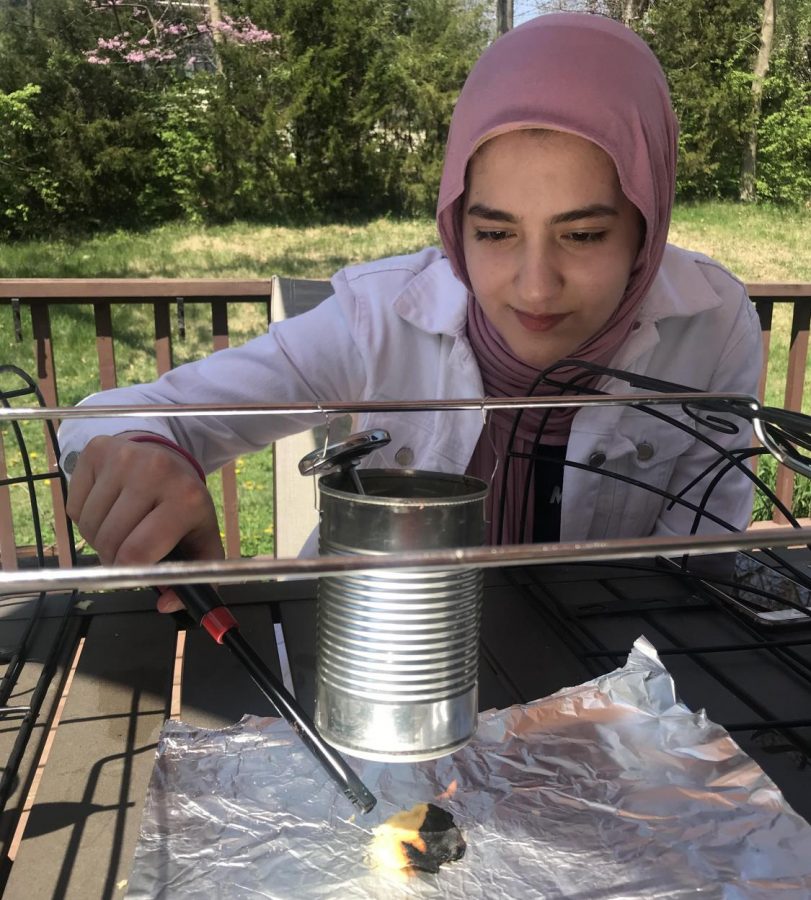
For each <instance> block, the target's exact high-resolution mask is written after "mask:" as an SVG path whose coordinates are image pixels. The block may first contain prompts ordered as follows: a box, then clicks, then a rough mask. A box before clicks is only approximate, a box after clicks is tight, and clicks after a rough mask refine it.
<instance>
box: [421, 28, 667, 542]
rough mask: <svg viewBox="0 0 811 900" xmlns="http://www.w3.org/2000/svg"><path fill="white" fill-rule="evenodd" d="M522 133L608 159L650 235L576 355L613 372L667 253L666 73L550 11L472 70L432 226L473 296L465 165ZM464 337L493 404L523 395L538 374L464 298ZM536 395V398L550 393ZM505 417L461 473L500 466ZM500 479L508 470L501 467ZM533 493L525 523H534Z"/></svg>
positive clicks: (531, 425)
mask: <svg viewBox="0 0 811 900" xmlns="http://www.w3.org/2000/svg"><path fill="white" fill-rule="evenodd" d="M521 128H548V129H553V130H558V131H566V132H570V133H572V134H576V135H579V136H580V137H583V138H585V139H586V140H589V141H592V142H593V143H595V144H597V145H598V146H599V147H601V148H602V149H603V150H604V151H605V152H606V153H607V154H608V155H609V156H610V157H611V159H612V160H613V162H614V165H615V166H616V169H617V173H618V176H619V181H620V185H621V187H622V190H623V193H624V194H625V196H626V197H628V199H629V200H630V201H631V202H632V203H633V204H634V205H635V206H636V207H637V209H638V210H639V211H640V213H641V214H642V216H643V218H644V220H645V226H646V227H645V236H644V242H643V244H642V247H641V248H640V251H639V254H638V256H637V259H636V263H635V265H634V268H633V270H632V272H631V277H630V279H629V281H628V285H627V288H626V290H625V294H624V295H623V297H622V299H621V300H620V303H619V305H618V307H617V309H616V310H615V312H614V314H613V315H612V316H611V318H610V319H609V320H608V322H607V323H606V324H605V325H604V326H603V328H602V329H601V330H600V331H599V332H597V334H595V335H593V336H592V337H591V338H589V339H588V340H587V341H585V342H584V343H583V344H582V345H581V346H580V347H579V348H578V349H577V350H576V351H575V352H574V353H573V354H572V355H573V356H576V357H577V358H579V359H583V360H586V361H590V362H594V363H598V364H608V363H609V362H610V360H611V359H612V357H613V356H614V355H615V353H616V351H617V349H618V348H619V347H620V346H621V344H622V343H623V342H624V341H625V339H626V338H627V336H628V334H629V333H630V331H631V329H632V328H633V326H634V323H635V319H636V312H637V309H638V308H639V305H640V304H641V303H642V301H643V300H644V298H645V296H646V295H647V293H648V290H649V289H650V286H651V284H652V283H653V280H654V278H655V277H656V273H657V271H658V269H659V265H660V263H661V261H662V256H663V254H664V249H665V243H666V240H667V232H668V228H669V225H670V213H671V209H672V205H673V194H674V190H675V180H676V153H677V147H678V123H677V121H676V117H675V115H674V113H673V110H672V107H671V105H670V95H669V92H668V88H667V82H666V81H665V77H664V74H663V72H662V69H661V67H660V66H659V63H658V61H657V60H656V57H655V56H654V55H653V53H652V52H651V50H650V48H649V47H648V46H647V45H646V44H645V43H644V41H642V40H641V39H640V38H639V37H637V36H636V35H635V34H634V32H632V31H631V30H630V29H628V28H626V27H625V26H624V25H621V24H620V23H618V22H615V21H613V20H611V19H607V18H603V17H601V16H596V15H589V14H587V13H553V14H548V15H543V16H539V17H538V18H536V19H533V20H531V21H530V22H527V23H526V24H524V25H521V26H519V27H518V28H516V29H514V30H513V31H510V32H508V33H507V34H505V35H504V36H502V37H501V38H499V39H498V40H497V41H495V43H493V44H492V45H491V46H490V47H489V48H488V49H487V50H486V51H485V52H484V53H483V54H482V56H481V57H480V59H479V60H478V62H477V63H476V65H475V66H474V67H473V70H472V71H471V73H470V75H469V76H468V79H467V81H466V82H465V85H464V87H463V89H462V92H461V94H460V95H459V99H458V101H457V104H456V108H455V109H454V113H453V118H452V120H451V127H450V132H449V135H448V144H447V148H446V153H445V164H444V169H443V172H442V181H441V183H440V188H439V200H438V203H437V226H438V229H439V234H440V237H441V239H442V243H443V246H444V249H445V253H446V254H447V256H448V259H449V261H450V264H451V267H452V268H453V271H454V273H455V274H456V276H457V277H458V278H459V280H460V281H462V282H463V283H464V284H465V285H466V286H467V287H468V290H471V291H472V288H471V284H470V279H469V278H468V274H467V268H466V266H465V258H464V252H463V243H462V212H463V209H462V206H463V201H464V192H465V174H466V171H467V165H468V162H469V161H470V159H471V157H472V156H473V154H474V153H475V152H476V150H477V149H478V148H479V147H480V146H481V145H482V144H483V143H484V142H485V141H487V140H489V139H490V138H493V137H496V136H497V135H499V134H503V133H505V132H507V131H513V130H517V129H521ZM468 336H469V338H470V341H471V345H472V347H473V350H474V353H475V354H476V357H477V360H478V362H479V367H480V369H481V371H482V378H483V381H484V389H485V394H486V395H488V396H521V395H524V394H526V393H527V392H528V390H529V387H530V385H531V383H532V381H533V380H534V378H535V377H536V376H537V374H538V372H537V370H535V369H533V368H532V367H531V366H529V365H527V364H526V363H524V362H523V361H521V360H520V359H518V358H517V357H515V356H514V355H513V354H512V352H511V351H510V349H509V347H507V345H506V344H505V343H504V341H503V340H502V339H501V336H500V335H499V334H498V332H497V331H496V330H495V329H494V328H493V327H492V325H491V324H490V322H489V321H488V320H487V318H486V317H485V316H484V315H483V313H482V312H481V308H480V307H479V305H478V304H477V303H476V302H475V300H474V299H473V298H471V302H470V304H469V315H468ZM552 392H555V393H557V391H554V390H553V389H551V388H539V389H537V390H536V393H552ZM575 412H576V410H575V409H574V408H571V409H568V410H567V409H563V408H562V409H561V410H560V411H557V412H555V413H553V414H552V416H550V418H549V420H548V422H547V425H546V426H545V428H544V435H543V439H542V440H543V443H548V444H565V443H566V442H567V441H568V435H569V429H570V426H571V420H572V418H573V417H574V414H575ZM512 421H513V415H512V414H499V415H496V416H493V418H492V426H493V427H492V428H490V429H488V430H487V431H486V433H485V432H483V433H482V438H481V439H480V441H479V445H478V446H477V448H476V451H475V452H474V454H473V458H472V459H471V462H470V465H469V467H468V471H469V472H470V473H471V474H477V475H479V476H480V477H483V478H485V480H489V476H490V474H491V473H492V471H493V468H494V466H495V461H496V458H498V459H499V460H500V461H501V464H502V465H503V461H504V457H505V453H506V450H507V444H508V441H509V429H510V427H511V425H512ZM539 423H540V416H539V415H537V414H535V415H530V414H528V413H526V412H525V413H524V415H523V416H522V420H521V427H520V428H519V432H518V441H517V444H516V445H515V447H514V449H516V450H519V451H520V452H527V450H528V449H530V448H531V445H532V441H533V439H534V437H535V433H536V431H537V429H538V426H539ZM502 471H503V470H502ZM528 476H531V471H530V469H529V465H528V464H527V463H522V462H520V461H518V462H516V461H515V460H512V461H511V462H510V472H509V478H508V481H507V485H506V492H507V515H506V517H505V521H504V532H503V535H502V541H503V542H506V543H512V542H517V541H520V540H522V539H523V540H528V539H531V537H532V529H531V527H529V529H522V526H523V524H524V523H523V522H522V519H521V500H522V499H523V496H524V484H525V481H526V479H527V477H528ZM500 482H501V477H500V475H499V474H497V476H496V479H495V480H494V484H493V490H492V491H491V503H492V504H493V508H492V510H491V516H490V520H491V535H490V538H491V542H494V541H495V540H496V539H497V536H498V523H497V522H496V519H497V511H498V508H499V507H498V504H499V502H500V495H501V483H500ZM533 493H534V491H533V490H532V489H531V490H530V492H529V511H528V516H527V517H526V520H527V521H528V522H530V523H531V521H532V508H533V502H532V501H533Z"/></svg>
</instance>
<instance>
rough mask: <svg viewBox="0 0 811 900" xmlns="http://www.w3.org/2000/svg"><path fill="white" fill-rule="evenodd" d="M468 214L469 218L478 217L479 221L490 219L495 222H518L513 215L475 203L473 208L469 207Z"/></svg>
mask: <svg viewBox="0 0 811 900" xmlns="http://www.w3.org/2000/svg"><path fill="white" fill-rule="evenodd" d="M467 214H468V215H469V216H476V217H477V218H479V219H490V220H491V221H493V222H517V221H518V219H517V218H516V217H515V216H514V215H513V214H512V213H508V212H504V210H502V209H493V208H492V207H490V206H485V205H484V204H483V203H474V204H473V205H472V206H470V207H468V211H467Z"/></svg>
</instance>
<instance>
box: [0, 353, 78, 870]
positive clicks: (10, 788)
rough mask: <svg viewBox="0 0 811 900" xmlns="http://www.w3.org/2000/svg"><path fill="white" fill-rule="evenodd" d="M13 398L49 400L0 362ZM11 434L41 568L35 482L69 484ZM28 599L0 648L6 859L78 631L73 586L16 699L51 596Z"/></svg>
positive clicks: (8, 482)
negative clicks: (7, 734)
mask: <svg viewBox="0 0 811 900" xmlns="http://www.w3.org/2000/svg"><path fill="white" fill-rule="evenodd" d="M15 401H16V402H20V401H22V402H23V403H24V404H25V405H31V404H32V402H33V403H35V404H38V405H39V406H45V405H46V404H45V401H44V399H43V397H42V394H41V393H40V391H39V388H38V387H37V385H36V383H35V382H34V381H33V379H32V378H31V377H30V376H29V375H28V374H27V373H26V372H24V371H23V370H22V369H19V368H17V367H16V366H10V365H2V366H0V403H2V405H3V406H4V407H7V408H8V407H10V406H12V404H13V403H14V402H15ZM10 436H11V438H12V446H16V450H17V452H18V453H19V455H20V466H21V468H22V474H21V475H15V476H6V477H3V478H0V487H11V486H14V485H22V486H23V489H24V491H25V493H26V495H27V501H28V509H27V512H28V514H29V519H30V523H31V525H32V528H33V536H34V545H33V553H32V556H31V557H30V559H29V560H28V563H29V564H30V565H32V566H33V565H36V566H37V567H38V568H44V567H45V566H46V565H48V554H47V547H46V544H45V540H44V537H43V528H42V522H43V516H42V515H41V512H40V504H39V500H38V497H37V490H36V487H37V484H38V483H42V482H49V481H50V480H52V479H57V480H58V481H59V483H60V485H61V490H62V496H63V499H64V497H65V496H66V485H65V482H64V478H63V476H62V475H61V473H60V472H59V471H58V469H56V468H55V467H54V468H51V467H50V466H49V465H48V454H47V453H45V454H41V455H39V454H38V455H37V458H38V459H42V460H44V462H45V467H44V468H40V467H39V465H35V463H34V460H33V459H32V454H31V453H30V452H29V449H28V445H27V442H26V439H25V436H24V433H23V429H22V428H21V426H20V423H19V422H16V421H11V423H10ZM45 440H46V442H49V443H50V446H51V448H52V449H53V451H54V457H53V458H55V459H56V458H58V444H57V440H56V433H55V430H54V426H53V423H52V422H50V421H46V424H45ZM68 545H69V553H70V557H71V561H72V564H73V565H75V564H76V545H75V542H74V539H73V534H72V532H71V531H70V529H69V532H68ZM2 599H3V602H4V603H7V602H9V601H14V600H16V599H18V598H16V597H15V596H5V597H3V598H2ZM24 599H26V600H27V601H28V603H29V606H28V612H27V615H26V618H25V619H24V625H23V629H22V632H21V634H20V635H19V637H18V639H17V642H16V644H15V645H14V646H11V647H4V648H3V649H2V651H0V654H2V655H1V656H0V665H2V666H3V674H2V677H0V722H2V727H3V728H4V729H5V730H8V729H9V728H11V729H14V728H16V735H15V737H14V740H13V743H12V746H11V749H10V751H9V753H8V756H7V758H6V759H5V760H4V761H3V763H2V765H3V768H2V774H0V813H2V814H3V819H2V823H1V824H0V847H2V859H5V858H6V856H7V851H8V848H9V844H10V842H11V840H12V838H13V836H14V830H15V827H16V823H17V821H18V819H19V813H20V812H21V811H22V809H21V803H18V808H17V810H16V814H15V815H6V811H7V806H8V805H9V800H10V798H11V796H12V793H14V792H15V790H16V789H17V788H18V787H19V786H20V784H19V782H20V779H21V777H23V773H21V767H22V764H23V761H24V757H25V754H26V749H27V747H28V744H29V742H30V741H31V739H32V736H33V734H34V730H35V728H36V727H37V725H38V724H40V719H41V716H42V714H43V704H44V703H45V700H46V695H47V693H48V690H49V688H50V686H51V683H52V681H53V680H54V678H55V677H56V675H57V673H58V671H59V664H60V661H62V660H64V659H65V657H66V655H67V654H68V653H69V652H70V650H71V644H72V641H73V639H74V635H73V633H72V630H71V629H70V627H69V625H70V621H71V613H72V612H73V609H74V606H75V603H76V600H77V593H76V592H75V591H74V592H72V593H71V594H70V595H69V596H68V597H67V602H64V603H62V604H61V610H62V611H61V614H60V615H59V617H58V620H57V624H56V631H55V633H54V636H53V637H52V638H51V639H50V640H49V641H48V642H47V644H46V646H47V650H46V652H45V655H44V656H43V657H42V658H41V659H38V662H41V670H40V674H39V676H38V677H37V678H36V680H35V682H34V684H33V687H30V686H29V687H27V688H26V691H25V693H26V694H27V700H28V702H27V703H26V704H21V703H19V702H17V701H12V697H13V696H14V695H15V693H16V692H17V691H18V687H19V685H20V679H21V676H22V674H23V671H24V669H25V667H26V666H27V665H28V663H29V662H31V660H32V653H33V651H34V646H35V642H36V640H37V637H38V635H39V633H40V630H41V629H42V628H43V626H44V624H45V621H46V617H45V614H46V611H47V610H46V604H47V602H48V595H47V593H46V592H44V591H43V592H40V593H38V594H37V595H35V596H34V597H31V598H24ZM43 738H44V735H43ZM34 768H35V767H34V766H29V771H28V772H27V773H25V776H24V777H25V778H26V784H25V785H23V786H22V787H23V790H22V791H17V792H16V797H17V800H18V801H20V800H22V799H23V797H24V795H25V793H26V791H27V787H28V786H30V781H31V778H32V777H33V771H34Z"/></svg>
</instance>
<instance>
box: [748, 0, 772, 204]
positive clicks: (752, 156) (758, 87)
mask: <svg viewBox="0 0 811 900" xmlns="http://www.w3.org/2000/svg"><path fill="white" fill-rule="evenodd" d="M774 19H775V0H763V22H762V24H761V27H760V49H759V50H758V55H757V59H756V60H755V68H754V70H753V72H752V106H751V118H750V124H749V134H748V135H747V138H746V143H745V144H744V147H743V159H742V160H741V183H740V194H741V200H743V201H745V202H751V201H753V200H754V199H755V168H756V165H757V132H758V125H759V124H760V105H761V102H762V100H763V81H764V79H765V78H766V73H767V72H768V71H769V59H770V57H771V53H772V41H773V39H774Z"/></svg>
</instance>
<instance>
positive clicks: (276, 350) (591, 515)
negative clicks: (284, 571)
mask: <svg viewBox="0 0 811 900" xmlns="http://www.w3.org/2000/svg"><path fill="white" fill-rule="evenodd" d="M332 284H333V287H334V290H335V293H334V295H333V296H331V297H330V298H328V299H327V300H325V301H324V302H323V303H322V304H320V305H319V306H318V307H317V308H315V309H313V310H311V311H309V312H307V313H304V314H302V315H300V316H297V317H295V318H292V319H288V320H286V321H284V322H280V323H278V324H274V325H271V327H270V329H269V331H268V334H266V335H262V336H261V337H258V338H255V339H254V340H252V341H250V342H248V343H247V344H245V345H243V346H241V347H236V348H231V349H227V350H221V351H219V352H217V353H214V354H212V355H211V356H209V357H207V358H205V359H203V360H200V361H198V362H193V363H188V364H187V365H184V366H180V367H179V368H177V369H174V370H173V371H171V372H169V373H168V374H166V375H164V376H163V377H162V378H160V379H159V380H158V381H156V382H154V383H153V384H147V385H137V386H134V387H127V388H118V389H115V390H110V391H105V392H104V393H103V394H94V395H92V396H91V397H89V398H87V400H85V401H83V402H84V403H87V404H94V403H126V404H140V403H226V404H242V403H249V402H263V403H272V402H273V403H286V402H293V401H315V402H327V401H334V400H382V401H387V400H389V401H390V400H416V399H425V398H446V399H447V398H461V397H476V398H479V397H481V396H482V392H483V388H482V381H481V375H480V373H479V369H478V366H477V364H476V361H475V359H474V357H473V353H472V351H471V348H470V345H469V343H468V341H467V338H466V333H465V322H466V303H467V294H466V289H465V288H464V286H463V285H462V284H461V283H460V282H459V281H458V280H457V279H456V278H455V277H454V275H453V273H452V272H451V269H450V265H449V263H448V261H447V259H445V258H444V257H443V256H442V255H441V253H440V252H439V251H438V250H436V249H433V248H429V249H426V250H423V251H421V252H420V253H416V254H413V255H411V256H402V257H392V258H389V259H383V260H378V261H376V262H373V263H369V264H365V265H360V266H353V267H350V268H347V269H344V270H342V271H340V272H338V273H337V274H336V275H335V277H334V278H333V279H332ZM638 322H639V326H638V328H637V329H636V330H634V331H632V332H631V334H630V336H629V338H628V340H627V341H626V343H625V344H624V345H623V346H622V347H621V349H620V351H619V353H618V354H617V355H616V357H615V359H614V360H613V361H612V364H611V365H612V367H613V368H617V369H626V370H630V371H632V372H634V373H642V374H646V375H650V376H652V377H655V378H659V379H663V380H665V381H671V382H676V383H678V384H683V385H686V386H690V387H693V388H698V389H700V390H706V391H734V392H736V393H743V394H750V395H755V394H756V392H757V387H758V380H759V377H760V370H761V356H762V349H761V347H762V344H761V336H760V327H759V324H758V319H757V315H756V312H755V309H754V306H753V305H752V303H751V302H750V301H749V299H748V297H747V295H746V292H745V289H744V287H743V285H742V284H741V283H740V282H739V281H737V280H736V279H735V278H733V277H732V276H731V275H730V274H729V273H728V272H727V271H726V270H725V269H723V268H722V267H721V266H719V265H718V264H717V263H715V262H713V261H712V260H710V259H708V258H706V257H704V256H701V255H700V254H696V253H690V252H687V251H685V250H681V249H679V248H677V247H673V246H670V245H669V246H668V247H667V250H666V252H665V256H664V260H663V263H662V266H661V269H660V271H659V273H658V275H657V277H656V280H655V282H654V284H653V286H652V288H651V290H650V293H649V294H648V296H647V297H646V298H645V301H644V302H643V304H642V306H641V307H640V311H639V313H638ZM602 388H603V389H604V390H608V391H610V392H612V393H628V392H629V388H628V387H627V385H624V384H622V383H619V382H614V381H610V382H607V383H606V384H603V385H602ZM665 411H666V412H668V414H670V415H674V416H675V417H677V418H678V419H679V420H681V421H684V422H686V423H687V424H690V425H693V426H695V422H694V421H693V420H692V419H690V418H689V417H688V416H687V415H686V414H685V413H684V412H683V411H682V410H681V408H680V407H667V408H666V410H665ZM317 421H320V417H318V416H317V417H312V416H298V417H284V418H282V417H278V416H265V417H251V418H245V417H230V418H229V417H222V418H205V419H196V420H192V419H175V420H170V419H148V418H144V419H118V420H100V419H87V420H75V419H74V420H68V421H66V422H65V423H64V424H63V425H62V428H61V429H60V432H59V439H60V442H61V445H62V459H63V461H64V460H65V457H66V456H67V454H68V453H71V452H75V451H81V449H82V447H84V445H85V444H86V443H87V441H88V440H90V438H92V437H94V436H95V435H98V434H115V433H118V432H121V431H127V430H136V429H137V430H141V429H143V430H148V431H154V432H156V433H159V434H162V435H164V436H166V437H168V438H170V439H172V440H175V441H177V442H178V443H180V444H181V445H182V446H184V447H185V448H186V449H187V450H188V451H190V452H191V453H192V454H194V456H195V457H196V458H197V459H198V460H200V462H201V463H202V465H203V467H204V468H205V470H206V471H211V470H214V469H216V468H218V467H219V466H221V465H222V464H223V463H224V462H226V461H227V460H229V459H232V458H234V457H236V456H238V455H240V454H244V453H247V452H251V451H255V450H258V449H260V448H262V447H264V446H266V445H267V444H269V443H271V442H272V441H274V440H276V439H277V438H280V437H283V436H285V435H287V434H291V433H293V432H295V431H298V430H302V429H303V428H308V427H311V426H313V425H314V424H316V423H317ZM482 423H483V420H482V414H481V412H480V411H477V410H472V411H458V412H421V413H389V414H374V415H372V414H366V415H363V416H361V417H360V420H359V423H358V426H359V428H360V429H366V428H373V427H374V428H377V427H380V428H386V429H387V430H388V431H390V432H391V435H392V442H391V444H390V445H389V446H388V447H386V448H384V449H382V450H380V451H377V452H376V453H374V454H372V455H371V456H369V457H368V458H367V459H366V460H365V462H364V463H363V464H364V465H365V466H373V467H395V468H396V467H400V468H403V467H409V468H419V469H433V470H439V471H445V472H454V473H461V472H464V471H465V469H466V467H467V464H468V461H469V459H470V456H471V454H472V452H473V449H474V447H475V446H476V442H477V441H478V438H479V435H480V433H481V429H482ZM739 424H740V426H741V428H740V431H739V433H738V434H737V435H733V436H730V435H726V434H721V433H719V432H717V431H710V430H708V429H707V428H706V427H704V426H700V430H701V431H702V432H703V433H706V434H707V435H708V436H709V437H711V438H712V439H713V440H714V441H716V442H717V443H718V444H721V445H723V446H724V447H726V448H745V447H747V446H749V444H750V442H751V432H750V429H749V428H748V427H747V426H746V425H745V423H743V422H740V423H739ZM714 455H715V454H714V451H712V450H711V449H710V448H708V447H707V446H706V445H704V444H702V443H701V442H700V441H697V440H696V439H695V438H693V437H691V436H690V435H688V434H685V433H684V432H682V431H679V430H677V429H676V428H674V427H673V426H672V425H670V424H667V423H663V422H661V421H659V420H657V419H656V418H654V417H653V416H650V415H647V414H645V413H644V412H640V411H637V410H633V409H630V408H628V407H609V406H602V407H593V408H588V407H586V408H583V409H581V410H580V411H579V412H578V413H577V415H576V416H575V417H574V420H573V423H572V430H571V436H570V439H569V445H568V450H567V458H568V459H569V460H574V461H576V462H581V463H592V464H596V463H599V462H601V461H602V466H601V470H602V471H603V472H617V473H620V474H624V475H629V476H631V477H633V478H636V479H638V480H640V481H643V482H645V483H647V484H650V485H653V486H655V487H659V488H664V489H666V490H670V491H678V490H680V489H681V488H683V487H684V486H685V485H686V484H688V483H689V482H690V481H691V480H692V479H693V478H694V477H695V476H697V475H698V474H700V473H701V472H702V471H703V470H704V469H705V467H706V466H708V465H710V463H711V462H712V460H713V458H714ZM68 468H69V466H68ZM289 477H295V478H297V477H300V476H299V475H298V473H289ZM707 483H708V480H707V479H704V481H702V482H701V483H700V484H699V485H698V486H697V487H696V488H694V489H693V490H692V491H690V493H689V494H688V495H687V497H688V499H690V500H692V501H693V502H696V503H697V502H699V500H700V498H701V495H702V493H703V490H704V487H705V486H706V485H707ZM751 502H752V491H751V488H750V484H749V482H748V481H747V480H746V479H745V478H744V477H742V476H741V475H740V474H738V473H736V472H731V473H730V474H728V475H727V476H725V477H724V479H723V480H722V481H721V483H720V484H719V486H718V487H717V488H716V490H715V491H714V493H713V496H712V501H711V503H710V505H709V507H708V508H709V509H710V510H711V511H712V512H713V513H715V514H716V515H717V516H720V517H721V518H722V519H724V520H725V521H728V522H729V523H731V524H732V525H734V526H735V527H737V528H741V529H742V528H745V527H746V525H747V524H748V520H749V515H750V511H751ZM692 520H693V513H691V512H690V511H688V510H685V509H684V508H679V507H676V508H674V509H672V510H667V509H666V504H665V503H664V501H662V499H661V498H659V497H657V496H655V495H653V494H651V493H650V492H648V491H645V490H642V489H640V488H637V487H633V486H628V485H626V484H623V483H622V482H620V481H618V480H616V479H613V478H610V477H604V476H603V475H600V474H594V473H591V472H585V471H583V470H578V469H575V468H573V467H570V466H567V467H566V470H565V475H564V482H563V500H562V509H561V534H560V537H561V540H580V539H599V538H604V537H609V536H610V537H641V536H645V535H650V534H686V533H689V530H690V526H691V525H692ZM700 530H701V531H702V532H705V533H706V532H713V531H719V530H723V529H722V528H720V527H719V526H718V525H715V524H713V523H712V522H710V521H708V520H706V519H704V520H703V521H702V525H701V529H700Z"/></svg>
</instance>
